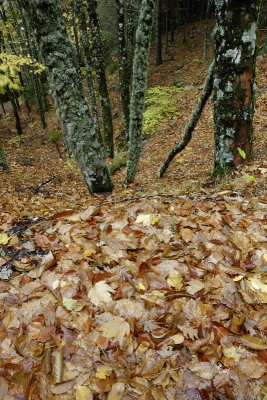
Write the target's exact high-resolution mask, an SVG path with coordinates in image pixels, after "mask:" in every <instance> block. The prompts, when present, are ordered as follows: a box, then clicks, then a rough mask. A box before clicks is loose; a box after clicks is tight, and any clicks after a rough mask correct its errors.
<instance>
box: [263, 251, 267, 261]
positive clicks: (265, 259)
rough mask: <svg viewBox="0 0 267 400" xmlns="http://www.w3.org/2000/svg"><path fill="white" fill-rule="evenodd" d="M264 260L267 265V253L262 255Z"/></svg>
mask: <svg viewBox="0 0 267 400" xmlns="http://www.w3.org/2000/svg"><path fill="white" fill-rule="evenodd" d="M262 258H263V261H264V262H266V263H267V254H266V253H265V254H263V255H262Z"/></svg>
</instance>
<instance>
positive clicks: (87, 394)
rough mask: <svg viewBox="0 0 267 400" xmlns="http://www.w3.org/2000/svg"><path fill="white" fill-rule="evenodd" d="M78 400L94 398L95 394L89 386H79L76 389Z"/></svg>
mask: <svg viewBox="0 0 267 400" xmlns="http://www.w3.org/2000/svg"><path fill="white" fill-rule="evenodd" d="M76 400H93V394H92V392H91V390H90V389H89V388H88V387H86V386H78V387H77V389H76Z"/></svg>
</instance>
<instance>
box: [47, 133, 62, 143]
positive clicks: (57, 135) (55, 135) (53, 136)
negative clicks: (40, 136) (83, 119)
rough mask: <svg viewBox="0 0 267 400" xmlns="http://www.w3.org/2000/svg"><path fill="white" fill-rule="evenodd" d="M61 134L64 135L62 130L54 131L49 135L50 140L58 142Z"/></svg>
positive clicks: (50, 141)
mask: <svg viewBox="0 0 267 400" xmlns="http://www.w3.org/2000/svg"><path fill="white" fill-rule="evenodd" d="M61 136H62V132H61V131H55V132H52V133H51V135H49V137H48V142H49V143H56V142H57V141H58V140H59V139H60V138H61Z"/></svg>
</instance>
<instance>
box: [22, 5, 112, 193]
mask: <svg viewBox="0 0 267 400" xmlns="http://www.w3.org/2000/svg"><path fill="white" fill-rule="evenodd" d="M19 2H20V3H21V5H22V7H23V8H24V11H25V15H26V16H27V18H28V19H29V22H30V25H31V27H32V30H33V31H34V33H35V37H36V42H37V44H38V47H39V51H40V55H41V58H42V60H43V63H44V65H45V66H46V68H47V74H48V80H49V84H50V87H51V90H52V93H53V96H54V99H55V102H56V108H57V112H58V115H59V118H60V121H61V125H62V130H63V133H64V137H65V141H66V144H67V146H68V148H69V149H70V150H71V151H72V152H73V155H74V156H75V158H76V160H77V162H78V164H79V165H80V167H81V170H82V172H83V176H84V179H85V182H86V184H87V186H88V189H89V191H90V193H99V192H107V191H111V189H112V183H111V179H110V175H109V172H108V168H107V166H106V164H105V161H104V158H103V154H102V151H101V147H100V143H99V140H98V137H97V134H96V130H95V127H94V125H93V124H92V121H91V120H90V118H89V114H88V106H87V103H86V101H85V98H84V95H83V94H82V93H81V91H80V90H79V75H78V73H77V69H76V65H75V51H74V48H73V46H72V44H71V42H70V40H69V38H68V35H67V31H66V26H65V21H64V19H63V16H62V10H61V8H60V7H59V5H58V2H57V1H56V0H38V1H36V0H19Z"/></svg>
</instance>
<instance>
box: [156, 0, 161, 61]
mask: <svg viewBox="0 0 267 400" xmlns="http://www.w3.org/2000/svg"><path fill="white" fill-rule="evenodd" d="M156 46H157V51H156V65H160V64H162V0H157V21H156Z"/></svg>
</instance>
